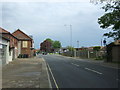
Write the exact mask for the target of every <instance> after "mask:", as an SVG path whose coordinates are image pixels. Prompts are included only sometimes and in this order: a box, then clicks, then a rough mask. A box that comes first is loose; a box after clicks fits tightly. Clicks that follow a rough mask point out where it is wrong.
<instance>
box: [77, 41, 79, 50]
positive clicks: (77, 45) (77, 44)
mask: <svg viewBox="0 0 120 90" xmlns="http://www.w3.org/2000/svg"><path fill="white" fill-rule="evenodd" d="M77 48H78V49H79V41H77Z"/></svg>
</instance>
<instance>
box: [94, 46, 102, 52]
mask: <svg viewBox="0 0 120 90" xmlns="http://www.w3.org/2000/svg"><path fill="white" fill-rule="evenodd" d="M100 49H101V47H100V46H95V47H93V50H95V51H99V50H100Z"/></svg>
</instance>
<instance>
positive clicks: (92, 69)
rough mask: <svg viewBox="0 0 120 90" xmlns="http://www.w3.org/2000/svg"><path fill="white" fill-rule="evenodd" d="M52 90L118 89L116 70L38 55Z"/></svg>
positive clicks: (58, 57)
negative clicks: (55, 89) (57, 89)
mask: <svg viewBox="0 0 120 90" xmlns="http://www.w3.org/2000/svg"><path fill="white" fill-rule="evenodd" d="M40 57H43V58H44V59H45V61H46V63H47V65H48V70H49V75H50V80H51V82H52V87H53V88H118V84H119V77H118V69H115V68H110V67H105V66H102V65H100V64H99V63H91V62H86V61H84V60H75V59H72V58H67V57H64V56H58V55H40Z"/></svg>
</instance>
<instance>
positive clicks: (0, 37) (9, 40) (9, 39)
mask: <svg viewBox="0 0 120 90" xmlns="http://www.w3.org/2000/svg"><path fill="white" fill-rule="evenodd" d="M1 37H2V39H5V40H7V41H10V39H8V38H6V37H4V36H1V35H0V38H1Z"/></svg>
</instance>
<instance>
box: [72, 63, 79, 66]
mask: <svg viewBox="0 0 120 90" xmlns="http://www.w3.org/2000/svg"><path fill="white" fill-rule="evenodd" d="M71 64H73V65H75V66H77V67H79V65H77V64H74V63H71Z"/></svg>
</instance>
